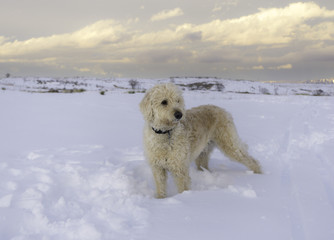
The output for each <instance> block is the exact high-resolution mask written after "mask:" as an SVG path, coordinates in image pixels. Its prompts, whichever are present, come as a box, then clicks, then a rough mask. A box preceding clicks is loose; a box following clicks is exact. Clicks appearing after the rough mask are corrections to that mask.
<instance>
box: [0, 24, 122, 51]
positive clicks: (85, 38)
mask: <svg viewBox="0 0 334 240" xmlns="http://www.w3.org/2000/svg"><path fill="white" fill-rule="evenodd" d="M126 31H127V29H126V28H125V27H124V26H123V25H121V24H119V23H118V22H116V21H114V20H101V21H98V22H95V23H94V24H91V25H88V26H86V27H84V28H82V29H80V30H78V31H75V32H73V33H68V34H59V35H52V36H49V37H39V38H31V39H28V40H26V41H17V40H15V41H12V42H10V41H5V42H4V41H2V44H1V42H0V44H1V45H0V57H1V56H20V55H26V54H30V53H34V52H41V51H47V50H52V49H55V48H93V47H96V46H98V45H101V44H117V43H119V42H120V41H121V40H122V39H123V38H125V36H126Z"/></svg>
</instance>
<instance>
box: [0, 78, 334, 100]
mask: <svg viewBox="0 0 334 240" xmlns="http://www.w3.org/2000/svg"><path fill="white" fill-rule="evenodd" d="M164 82H174V83H175V84H177V85H179V86H181V87H182V88H183V89H184V90H186V91H202V92H205V91H219V92H225V93H231V92H232V93H241V94H267V95H315V96H334V84H325V83H318V84H315V83H307V84H300V83H296V84H292V83H262V82H254V81H245V80H238V81H236V80H227V79H217V78H176V77H175V78H166V79H121V78H119V79H118V78H116V79H97V78H79V77H78V78H37V77H27V78H3V79H0V88H1V89H2V90H20V91H25V92H50V93H73V92H83V91H99V92H101V93H103V94H105V93H107V92H126V93H128V92H130V93H132V92H143V91H145V90H146V89H148V88H150V87H152V86H153V85H154V84H156V83H164Z"/></svg>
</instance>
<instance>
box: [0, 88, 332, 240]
mask: <svg viewBox="0 0 334 240" xmlns="http://www.w3.org/2000/svg"><path fill="white" fill-rule="evenodd" d="M142 97H143V94H134V95H130V94H118V93H115V94H107V95H105V96H101V95H100V94H98V92H87V93H83V94H36V93H35V94H31V93H23V92H17V91H4V92H0V109H1V118H0V134H1V135H0V149H1V151H0V238H1V239H204V238H207V239H255V238H257V239H324V240H325V239H333V237H334V228H333V226H334V177H333V176H334V162H333V156H334V149H333V147H332V146H333V145H334V101H333V98H332V97H310V96H267V95H240V94H234V93H225V94H224V93H223V94H222V93H218V92H214V93H205V94H204V93H196V92H186V93H185V101H186V105H187V107H188V108H190V107H193V106H198V105H201V104H215V105H218V106H220V107H223V108H225V109H226V110H228V111H229V112H231V114H232V115H233V117H234V120H235V123H236V126H237V129H238V132H239V134H240V136H241V138H242V139H243V140H244V141H245V142H246V143H247V144H248V145H249V151H250V153H251V154H252V155H253V156H254V157H256V158H257V159H258V160H259V161H260V163H261V164H262V166H263V169H264V172H265V173H264V174H263V175H254V174H252V173H251V172H249V171H247V169H245V168H244V167H243V166H241V165H239V164H237V163H233V162H231V161H229V160H228V159H227V158H226V157H224V156H223V155H222V154H221V153H220V152H219V151H215V152H214V153H213V155H212V157H211V161H210V168H211V170H212V171H211V172H208V171H204V172H198V171H197V170H196V169H195V167H194V166H192V168H191V169H190V174H191V178H192V190H191V191H188V192H184V193H183V194H177V191H176V188H175V186H174V184H173V181H172V179H171V178H169V183H168V192H169V194H168V196H169V197H168V198H166V199H162V200H158V199H154V197H153V196H154V183H153V179H152V176H151V171H150V168H149V166H148V165H147V163H146V161H145V160H144V156H143V150H142V140H141V138H142V127H143V124H144V122H143V120H142V116H141V114H140V112H139V109H138V104H139V102H140V100H141V98H142Z"/></svg>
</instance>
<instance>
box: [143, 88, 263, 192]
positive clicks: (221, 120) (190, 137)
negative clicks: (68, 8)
mask: <svg viewBox="0 0 334 240" xmlns="http://www.w3.org/2000/svg"><path fill="white" fill-rule="evenodd" d="M140 110H141V112H142V114H143V115H144V119H145V121H146V124H145V128H144V148H145V154H146V157H147V159H148V161H149V164H150V166H151V168H152V172H153V176H154V180H155V184H156V197H157V198H164V197H166V185H167V171H169V172H170V173H171V174H172V176H173V177H174V180H175V183H176V185H177V188H178V192H179V193H181V192H183V191H186V190H189V187H190V177H189V165H190V163H191V161H193V160H195V161H196V165H197V168H198V169H199V170H202V168H205V169H208V161H209V155H210V153H211V152H212V150H213V148H214V147H215V146H217V147H218V148H219V149H220V150H221V151H222V152H224V153H225V154H226V155H227V156H228V157H229V158H230V159H232V160H234V161H237V162H240V163H242V164H244V165H245V166H247V167H248V168H249V169H250V170H252V171H253V172H254V173H261V166H260V164H259V163H258V162H257V161H256V160H255V159H254V158H253V157H251V156H250V155H249V154H248V152H247V145H246V144H244V143H243V142H242V141H241V140H240V138H239V136H238V134H237V131H236V128H235V126H234V123H233V119H232V117H231V115H230V114H229V113H228V112H226V111H225V110H224V109H222V108H219V107H217V106H213V105H205V106H199V107H195V108H192V109H189V110H185V106H184V100H183V97H182V92H181V90H180V89H179V88H178V87H177V86H175V85H174V84H172V83H167V84H161V85H157V86H155V87H153V88H151V89H150V90H148V91H147V93H146V94H145V96H144V98H143V100H142V101H141V103H140Z"/></svg>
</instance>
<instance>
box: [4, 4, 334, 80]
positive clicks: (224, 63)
mask: <svg viewBox="0 0 334 240" xmlns="http://www.w3.org/2000/svg"><path fill="white" fill-rule="evenodd" d="M232 2H235V1H231V3H232ZM182 14H183V11H182V10H181V9H180V8H175V9H173V10H165V11H162V12H160V13H158V14H156V15H154V16H152V18H151V21H161V20H164V19H168V18H171V17H176V16H180V15H182ZM333 18H334V11H332V10H327V9H326V8H321V7H319V6H318V5H317V4H315V3H312V2H309V3H303V2H298V3H293V4H290V5H287V6H286V7H284V8H268V9H259V10H258V12H256V13H254V14H250V15H246V16H242V17H240V18H233V19H226V20H221V19H217V20H214V21H209V22H204V23H202V24H191V23H186V24H179V25H169V26H168V27H165V28H160V29H159V30H158V31H156V30H153V29H152V30H147V28H146V27H142V28H141V27H140V26H141V25H140V24H139V22H141V21H143V20H139V19H137V18H133V19H130V20H124V21H123V22H120V21H115V20H113V19H106V20H101V21H97V22H95V23H92V24H90V25H88V26H86V27H83V28H81V29H78V30H77V31H74V32H71V33H64V34H58V35H52V36H44V37H38V38H31V39H28V40H25V41H18V40H15V39H13V38H7V37H5V36H0V63H10V64H15V63H22V65H27V63H30V64H35V65H38V66H42V65H43V64H44V65H46V66H49V67H51V66H53V67H54V68H55V69H56V68H57V69H65V68H66V69H71V70H75V71H77V72H80V73H92V74H98V73H99V74H107V73H108V72H111V71H114V70H110V71H106V70H105V68H109V69H113V67H115V68H116V69H121V68H124V69H125V68H126V67H127V66H131V67H132V69H137V68H138V67H137V66H138V65H140V66H141V67H143V66H144V65H145V67H147V68H149V69H150V70H152V71H155V69H154V67H153V66H156V65H158V64H161V65H164V64H165V66H166V69H168V67H167V66H170V65H173V64H174V65H178V64H179V66H181V65H182V67H184V68H185V69H188V71H189V72H191V71H198V72H200V70H202V69H206V68H205V66H210V69H209V70H211V68H213V67H215V69H218V70H217V71H219V69H225V70H226V69H233V70H234V71H235V70H236V69H237V70H243V71H253V70H254V71H253V72H258V71H255V70H263V71H261V74H262V72H264V71H270V72H272V70H284V69H292V68H293V67H294V69H296V68H298V64H296V62H298V61H310V62H311V61H316V60H317V59H320V60H321V61H327V62H330V61H332V62H333V61H334V60H333V56H334V48H333V47H329V46H332V45H331V42H332V41H334V22H333ZM315 43H317V44H315ZM306 59H309V60H306ZM330 63H331V62H330ZM187 64H188V65H187ZM191 64H193V65H191ZM194 66H195V67H194ZM125 72H126V71H125ZM146 72H149V71H146ZM282 72H288V71H282ZM175 74H178V73H175ZM203 74H204V73H203Z"/></svg>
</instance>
